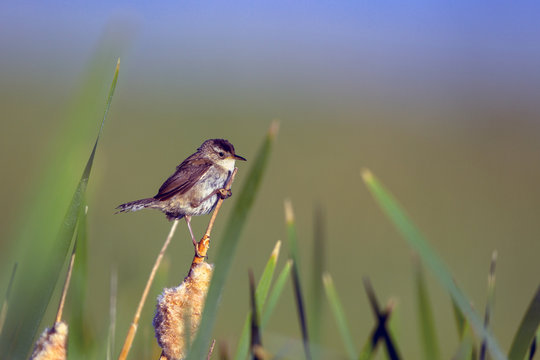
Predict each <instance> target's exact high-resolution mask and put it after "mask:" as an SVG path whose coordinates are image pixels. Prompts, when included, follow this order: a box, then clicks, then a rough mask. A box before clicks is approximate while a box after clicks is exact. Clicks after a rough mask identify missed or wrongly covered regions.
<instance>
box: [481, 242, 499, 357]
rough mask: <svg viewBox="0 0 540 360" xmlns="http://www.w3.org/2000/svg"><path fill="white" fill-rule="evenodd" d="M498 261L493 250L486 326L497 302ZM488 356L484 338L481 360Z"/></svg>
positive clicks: (485, 319) (485, 316) (485, 317)
mask: <svg viewBox="0 0 540 360" xmlns="http://www.w3.org/2000/svg"><path fill="white" fill-rule="evenodd" d="M496 263H497V251H493V254H492V256H491V265H490V267H489V274H488V286H487V300H486V309H485V312H484V327H486V328H487V327H489V323H490V321H491V315H492V312H493V304H494V303H495V265H496ZM485 359H487V358H486V340H485V339H482V344H481V345H480V357H479V360H485Z"/></svg>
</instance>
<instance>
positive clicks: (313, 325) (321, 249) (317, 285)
mask: <svg viewBox="0 0 540 360" xmlns="http://www.w3.org/2000/svg"><path fill="white" fill-rule="evenodd" d="M314 223H315V226H314V229H313V234H314V237H313V264H312V270H311V296H310V298H311V299H310V300H311V309H310V310H311V311H310V313H309V320H310V328H309V333H310V335H311V342H312V343H315V344H320V342H321V328H322V320H323V314H324V307H323V306H322V301H323V296H324V287H323V283H322V279H323V273H324V269H325V263H326V261H325V254H326V251H325V248H326V246H325V243H326V229H325V225H326V219H325V215H324V212H323V209H322V208H321V207H320V206H318V207H317V208H316V209H315V215H314ZM314 355H316V354H314Z"/></svg>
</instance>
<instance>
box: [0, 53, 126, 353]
mask: <svg viewBox="0 0 540 360" xmlns="http://www.w3.org/2000/svg"><path fill="white" fill-rule="evenodd" d="M119 67H120V60H118V62H117V65H116V70H115V72H114V76H113V79H112V83H111V86H110V89H109V94H108V97H107V100H106V104H105V111H104V113H103V118H102V121H101V126H100V128H99V132H98V135H97V138H96V140H95V143H94V146H93V149H92V151H91V153H90V157H89V158H88V161H87V163H86V167H85V168H84V171H83V173H82V176H81V178H80V181H79V184H78V185H77V188H76V190H75V193H73V194H72V199H71V202H70V203H69V205H68V206H67V212H66V213H65V216H64V219H63V221H62V222H53V221H54V220H52V221H51V222H49V223H48V224H47V226H46V227H45V228H38V229H34V231H35V232H34V233H32V232H28V233H26V234H25V235H22V236H21V238H20V239H19V241H20V244H21V246H22V247H27V250H26V251H27V252H26V253H25V254H24V255H22V257H21V258H20V260H19V262H20V263H21V274H20V277H19V278H18V279H17V281H16V282H15V283H14V294H13V300H12V303H13V306H11V307H10V311H9V312H8V316H7V318H6V323H5V327H6V328H8V329H9V332H6V333H4V336H2V337H1V338H0V353H2V354H3V355H4V356H6V358H13V359H17V358H24V357H26V356H27V355H28V353H29V352H30V350H31V345H32V341H33V339H34V337H35V335H36V332H37V330H38V326H39V324H40V322H41V321H42V318H43V316H44V313H45V310H46V308H47V306H48V304H49V301H50V298H51V296H52V294H53V290H54V288H55V285H56V283H57V281H58V279H59V277H60V273H61V271H62V268H63V265H64V263H66V261H67V260H66V259H67V256H68V254H69V249H70V248H72V247H73V242H74V234H75V230H76V227H77V223H78V220H79V216H80V215H81V214H83V212H84V205H85V203H84V198H85V193H86V188H87V185H88V180H89V177H90V172H91V170H92V165H93V162H94V157H95V154H96V150H97V146H98V143H99V139H100V136H101V133H102V130H103V125H104V123H105V120H106V119H107V115H108V112H109V108H110V105H111V101H112V97H113V95H114V90H115V88H116V82H117V80H118V71H119ZM81 118H84V116H81ZM76 133H78V131H75V134H76ZM69 136H71V134H70V133H68V134H66V137H69ZM73 136H76V135H73ZM67 152H69V151H67ZM56 160H57V159H55V161H56ZM66 175H69V174H68V173H61V174H56V177H57V178H58V179H62V177H63V176H66ZM64 180H67V178H64ZM60 182H61V181H60ZM42 185H43V186H47V184H46V183H45V184H42ZM49 190H50V189H48V188H47V187H43V188H41V189H40V192H41V195H42V196H46V195H47V196H48V195H49V194H48V191H49ZM60 193H61V194H63V195H64V196H67V195H68V194H69V193H70V192H69V190H67V189H63V191H61V192H60ZM34 206H36V208H40V206H42V207H41V208H40V210H41V211H45V212H46V213H47V214H48V215H50V212H54V210H56V209H57V208H60V207H61V206H58V207H55V206H52V207H51V206H50V203H49V204H40V201H39V200H36V202H35V203H34ZM83 217H84V214H83ZM39 218H40V219H44V217H43V216H39ZM53 219H54V218H53ZM33 220H34V219H33V218H32V217H30V223H31V222H33ZM38 222H39V221H38ZM83 226H84V225H83ZM29 228H30V226H28V227H26V228H25V230H26V231H29V230H28V229H29ZM53 229H57V230H56V232H57V234H56V236H53V235H52V234H51V233H52V232H53V231H55V230H53ZM47 235H48V236H49V237H48V236H47ZM36 239H39V240H40V241H39V244H38V243H36V241H35V240H36ZM44 245H46V248H42V246H44ZM83 286H84V285H83Z"/></svg>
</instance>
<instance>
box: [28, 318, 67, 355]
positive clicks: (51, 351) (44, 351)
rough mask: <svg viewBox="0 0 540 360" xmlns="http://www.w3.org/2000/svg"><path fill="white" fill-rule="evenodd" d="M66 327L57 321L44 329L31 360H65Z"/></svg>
mask: <svg viewBox="0 0 540 360" xmlns="http://www.w3.org/2000/svg"><path fill="white" fill-rule="evenodd" d="M67 337H68V326H67V324H66V323H65V322H63V321H59V322H57V323H55V324H54V326H53V327H52V328H50V329H45V330H44V331H43V333H42V334H41V336H40V337H39V339H38V341H37V342H36V346H35V347H34V351H33V352H32V356H31V357H30V359H31V360H65V359H66V358H67Z"/></svg>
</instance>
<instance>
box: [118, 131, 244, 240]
mask: <svg viewBox="0 0 540 360" xmlns="http://www.w3.org/2000/svg"><path fill="white" fill-rule="evenodd" d="M236 160H243V161H246V159H245V158H243V157H242V156H239V155H236V154H235V152H234V146H233V145H232V144H231V143H230V142H228V141H227V140H224V139H210V140H206V141H205V142H203V143H202V145H201V146H200V147H199V148H198V149H197V152H196V153H194V154H192V155H190V156H189V157H188V158H187V159H186V160H184V161H183V162H182V163H181V164H180V165H178V166H177V167H176V172H175V173H174V174H172V175H171V176H170V177H169V178H168V179H167V180H166V181H165V182H164V183H163V185H161V187H160V188H159V191H158V193H157V194H156V196H154V197H152V198H147V199H141V200H136V201H132V202H128V203H125V204H122V205H119V206H118V207H117V209H118V212H129V211H138V210H142V209H145V208H150V209H158V210H161V211H163V212H164V213H165V215H167V219H169V220H173V219H181V218H185V219H186V222H187V225H188V229H189V233H190V234H191V239H192V240H193V245H195V249H197V246H196V245H197V240H195V236H194V235H193V230H191V224H190V222H191V217H192V216H197V215H206V214H208V213H210V212H211V211H212V210H213V209H214V207H215V206H216V204H217V201H218V199H219V198H222V199H224V198H227V197H229V196H231V191H230V190H229V191H227V190H225V189H224V188H223V187H224V186H225V183H226V182H227V180H228V179H229V177H230V176H231V173H232V171H233V170H234V162H235V161H236Z"/></svg>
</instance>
